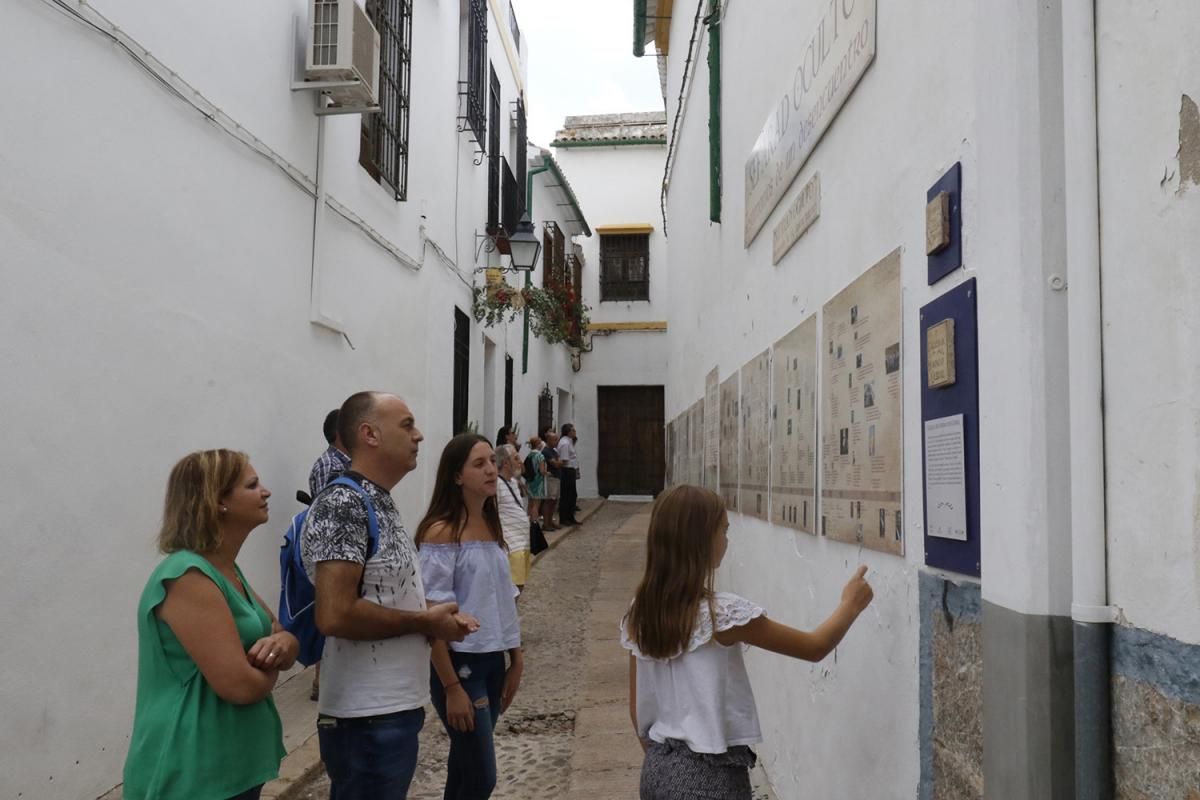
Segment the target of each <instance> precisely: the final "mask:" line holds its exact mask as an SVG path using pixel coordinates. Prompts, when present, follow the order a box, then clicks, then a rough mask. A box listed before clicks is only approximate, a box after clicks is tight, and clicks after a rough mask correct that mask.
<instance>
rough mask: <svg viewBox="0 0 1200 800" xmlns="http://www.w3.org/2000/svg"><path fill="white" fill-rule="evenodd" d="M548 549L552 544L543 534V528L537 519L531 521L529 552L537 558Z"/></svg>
mask: <svg viewBox="0 0 1200 800" xmlns="http://www.w3.org/2000/svg"><path fill="white" fill-rule="evenodd" d="M548 549H550V543H549V542H547V541H546V534H544V533H542V526H541V525H540V524H538V521H537V520H536V519H531V520H529V552H530V553H532V554H533V555H535V556H536V555H537V554H538V553H540V552H542V551H543V550H548Z"/></svg>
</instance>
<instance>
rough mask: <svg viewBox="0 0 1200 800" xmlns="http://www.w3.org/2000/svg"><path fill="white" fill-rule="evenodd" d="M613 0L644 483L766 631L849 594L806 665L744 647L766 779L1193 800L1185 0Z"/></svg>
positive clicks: (892, 788)
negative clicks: (860, 578)
mask: <svg viewBox="0 0 1200 800" xmlns="http://www.w3.org/2000/svg"><path fill="white" fill-rule="evenodd" d="M634 10H635V39H636V42H637V47H636V48H635V49H641V50H643V51H644V52H646V53H647V54H654V53H656V54H657V57H658V58H660V59H661V62H662V63H663V65H664V71H665V75H666V80H665V85H666V89H665V94H666V105H667V119H668V126H667V127H668V131H669V132H670V135H669V139H668V156H667V167H666V175H665V181H664V187H663V193H664V199H665V220H664V222H665V225H666V233H667V236H668V239H667V242H668V248H667V258H668V268H669V270H670V273H671V276H672V283H671V303H670V304H669V305H668V307H667V308H668V315H667V323H668V331H667V334H666V343H667V362H666V363H667V371H666V375H667V378H666V411H667V413H666V417H667V419H668V420H669V422H668V436H667V441H668V448H669V450H670V452H668V454H667V455H668V463H669V464H670V465H671V473H672V479H673V480H675V481H679V482H681V481H684V480H687V481H692V482H695V481H697V480H699V481H701V482H704V483H707V484H709V485H712V486H713V487H714V488H718V489H720V490H721V491H722V493H723V494H724V495H725V496H726V498H727V502H728V503H729V504H730V505H731V507H733V508H736V513H735V514H734V515H733V519H734V522H733V525H732V527H731V531H730V540H731V543H730V550H729V554H728V556H727V557H726V560H725V565H724V566H723V567H722V569H721V571H720V573H719V583H720V586H721V588H723V589H727V590H731V591H735V592H740V593H744V594H747V595H749V596H750V597H752V598H753V599H755V600H756V601H757V602H759V603H761V604H763V605H764V606H765V607H766V608H767V609H768V611H769V613H771V615H772V616H774V617H775V618H776V619H779V620H780V621H783V622H787V623H790V624H795V625H799V626H801V627H806V628H811V627H813V626H815V625H816V624H817V623H819V622H820V620H821V619H823V618H824V616H825V615H826V614H828V613H829V611H830V610H831V609H832V608H833V606H834V605H835V604H836V601H837V598H838V592H839V590H840V587H841V585H842V583H843V582H844V581H845V579H846V578H847V577H848V576H849V574H850V572H851V571H852V569H853V567H854V566H855V564H856V563H859V562H861V563H865V564H867V565H868V567H869V570H870V571H869V573H868V578H869V580H871V582H872V584H873V586H874V588H875V593H876V597H875V601H874V603H873V605H872V606H871V607H870V608H869V609H868V610H867V612H866V613H865V614H864V615H863V616H862V617H861V618H860V620H859V621H858V623H857V624H856V626H855V627H854V628H853V629H852V630H851V632H850V634H849V636H848V637H847V638H846V639H845V641H844V642H843V643H842V645H841V646H840V647H839V648H838V650H837V653H836V655H835V656H833V657H830V658H828V659H826V660H825V661H824V662H823V663H821V664H816V665H807V664H799V663H796V662H791V661H788V660H786V659H784V658H782V657H778V656H774V655H770V654H765V653H761V652H757V651H754V652H752V653H751V654H750V655H748V663H749V666H750V669H751V672H752V678H753V681H754V685H755V687H756V691H757V697H758V708H759V712H760V715H761V716H762V721H763V724H764V734H765V737H766V741H765V742H764V744H763V745H762V747H761V749H760V750H759V755H760V758H761V759H762V761H763V763H764V765H765V767H766V770H767V772H768V774H769V776H770V778H771V780H772V783H773V785H774V787H775V789H776V792H777V794H778V796H779V797H780V798H781V800H783V799H784V798H800V797H897V798H899V797H918V798H943V797H944V798H956V800H961V798H972V797H983V796H987V797H995V798H1004V800H1015V799H1018V798H1048V797H1053V798H1067V797H1086V798H1102V797H1110V796H1117V797H1124V798H1144V797H1186V796H1189V793H1194V792H1195V790H1196V787H1197V786H1200V757H1198V755H1197V753H1198V752H1200V751H1197V749H1196V748H1195V747H1194V734H1195V725H1194V720H1195V718H1196V715H1197V714H1198V713H1200V711H1198V710H1200V690H1198V689H1200V687H1198V686H1197V684H1196V681H1195V678H1194V676H1195V674H1196V673H1197V671H1198V669H1200V610H1198V609H1200V602H1198V601H1200V577H1198V576H1200V573H1198V572H1197V566H1196V565H1197V564H1200V538H1197V527H1196V514H1195V510H1196V507H1197V503H1198V502H1200V500H1198V498H1200V493H1198V490H1197V484H1196V480H1195V476H1196V463H1197V455H1196V453H1197V447H1196V444H1197V436H1200V433H1198V431H1200V429H1198V428H1197V420H1196V416H1195V410H1194V407H1195V403H1194V402H1189V401H1188V399H1189V398H1190V397H1191V396H1192V395H1193V394H1194V393H1195V391H1196V389H1197V384H1198V382H1200V370H1198V369H1197V368H1196V364H1197V361H1196V359H1195V357H1194V354H1193V352H1192V351H1193V349H1194V348H1193V346H1192V344H1191V342H1190V339H1189V338H1188V336H1187V332H1188V331H1190V330H1193V329H1194V328H1195V327H1196V324H1197V321H1198V316H1197V315H1198V313H1200V312H1198V311H1197V308H1200V304H1197V303H1196V302H1195V301H1196V300H1197V299H1198V298H1200V294H1198V287H1197V283H1196V274H1195V273H1196V270H1195V269H1194V268H1192V265H1194V264H1195V263H1196V257H1195V254H1196V252H1197V251H1198V246H1200V238H1198V237H1200V233H1198V232H1200V226H1197V225H1196V221H1197V220H1198V219H1200V186H1198V185H1197V182H1198V180H1200V173H1198V172H1197V167H1196V165H1197V163H1200V161H1198V158H1200V115H1198V114H1197V111H1196V108H1197V106H1196V102H1195V97H1196V93H1197V92H1198V91H1200V57H1198V56H1197V53H1196V50H1195V48H1194V47H1188V46H1187V42H1188V39H1189V37H1190V36H1191V32H1192V31H1195V30H1197V29H1200V11H1198V10H1197V9H1195V8H1194V7H1192V6H1188V5H1187V4H1166V5H1163V4H1136V3H1101V4H1093V3H1091V2H1074V1H1073V0H1059V1H1056V2H1050V3H1034V2H1024V0H1021V1H1020V2H1014V3H1002V4H970V3H965V4H930V3H925V4H916V5H913V4H907V5H904V6H903V7H901V6H897V5H895V4H887V3H876V2H874V0H845V2H841V1H840V0H839V1H837V2H833V3H823V4H804V3H802V4H797V3H788V2H784V1H783V0H761V2H754V3H748V2H736V1H734V0H725V2H719V0H698V2H696V3H688V4H686V5H684V4H681V3H678V2H676V3H671V2H667V0H639V1H638V2H636V3H634ZM1189 720H1191V721H1189Z"/></svg>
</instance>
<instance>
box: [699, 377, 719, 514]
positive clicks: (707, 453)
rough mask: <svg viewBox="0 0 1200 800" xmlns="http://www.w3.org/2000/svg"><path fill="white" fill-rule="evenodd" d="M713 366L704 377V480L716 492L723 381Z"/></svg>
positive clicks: (705, 484) (704, 483) (707, 486)
mask: <svg viewBox="0 0 1200 800" xmlns="http://www.w3.org/2000/svg"><path fill="white" fill-rule="evenodd" d="M719 375H720V373H718V372H717V368H716V367H713V368H712V372H709V373H708V376H707V377H705V379H704V482H703V485H704V486H705V487H706V488H708V489H712V490H713V491H714V492H715V491H717V489H718V488H719V487H718V486H717V472H718V469H719V466H720V459H721V413H720V411H721V382H720V378H719Z"/></svg>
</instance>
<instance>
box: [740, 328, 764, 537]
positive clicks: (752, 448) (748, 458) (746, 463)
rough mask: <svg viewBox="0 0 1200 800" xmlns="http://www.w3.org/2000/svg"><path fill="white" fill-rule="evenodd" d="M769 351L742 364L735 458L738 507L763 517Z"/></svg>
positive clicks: (760, 517) (746, 512)
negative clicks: (738, 442)
mask: <svg viewBox="0 0 1200 800" xmlns="http://www.w3.org/2000/svg"><path fill="white" fill-rule="evenodd" d="M770 386H771V351H770V350H764V351H763V352H761V353H759V354H758V355H757V356H755V357H754V358H752V359H751V360H750V362H749V363H748V364H746V365H745V366H743V367H742V405H741V413H742V440H741V451H742V455H741V457H740V458H739V459H738V489H739V492H740V495H739V499H738V509H739V510H740V511H741V512H742V513H743V514H749V515H750V516H752V517H758V518H759V519H766V518H767V514H768V511H769V509H768V508H767V502H768V499H769V498H768V495H767V484H768V483H769V482H770V477H771V476H770V474H769V470H770V467H771V461H770V452H771V438H770V437H771V428H770V419H769V417H770V414H771V395H770Z"/></svg>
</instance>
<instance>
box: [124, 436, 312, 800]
mask: <svg viewBox="0 0 1200 800" xmlns="http://www.w3.org/2000/svg"><path fill="white" fill-rule="evenodd" d="M270 496H271V493H270V492H269V491H267V488H266V487H265V486H263V485H262V483H260V482H259V480H258V474H257V473H256V472H255V471H254V468H253V467H252V466H250V461H249V459H248V458H247V456H246V454H245V453H239V452H235V451H232V450H205V451H201V452H196V453H192V454H190V455H188V456H185V457H184V458H183V459H182V460H181V461H180V462H179V463H178V464H176V465H175V468H174V469H172V470H171V477H170V479H169V480H168V482H167V498H166V504H165V508H164V511H163V526H162V531H161V533H160V534H159V538H158V546H159V549H160V550H162V552H164V553H166V554H167V557H166V558H165V559H163V561H162V562H161V563H160V564H159V565H158V567H157V568H156V569H155V570H154V572H153V573H152V574H151V575H150V580H149V582H147V584H146V588H145V589H144V590H143V592H142V599H141V602H140V603H139V604H138V685H137V709H136V711H135V713H134V719H133V736H132V738H131V741H130V745H129V756H128V758H127V759H126V760H125V786H124V789H123V791H124V797H125V800H151V799H152V800H174V799H175V798H179V799H180V800H228V799H229V798H235V799H236V800H254V799H255V798H257V797H258V796H259V794H260V792H261V790H262V785H263V784H264V783H266V782H267V781H269V780H271V779H272V778H274V777H276V776H277V775H278V774H279V762H280V760H281V759H282V758H283V756H284V749H283V728H282V726H281V724H280V722H279V713H278V712H277V711H276V710H275V703H274V701H273V700H272V699H271V690H272V689H273V688H274V686H275V681H276V679H277V678H278V677H279V671H280V670H283V669H287V668H288V667H290V666H291V665H292V663H293V662H295V660H296V655H297V653H298V652H299V649H300V645H299V643H298V642H297V641H296V637H294V636H292V635H291V634H290V633H287V632H286V631H284V630H283V629H282V628H280V626H279V623H278V622H276V620H275V617H274V615H273V614H272V613H271V612H270V610H269V609H268V608H267V605H266V604H265V603H263V602H262V598H260V597H259V596H258V595H257V594H255V592H254V590H253V589H251V588H250V585H249V584H248V583H247V582H246V579H245V577H244V576H243V575H242V571H241V570H240V569H239V568H238V566H237V555H238V552H239V551H240V550H241V548H242V544H243V543H244V542H245V541H246V537H247V536H249V535H250V532H251V531H252V530H254V529H255V528H257V527H258V526H259V525H261V524H263V523H264V522H266V521H267V514H268V504H267V499H268V498H269V497H270Z"/></svg>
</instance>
